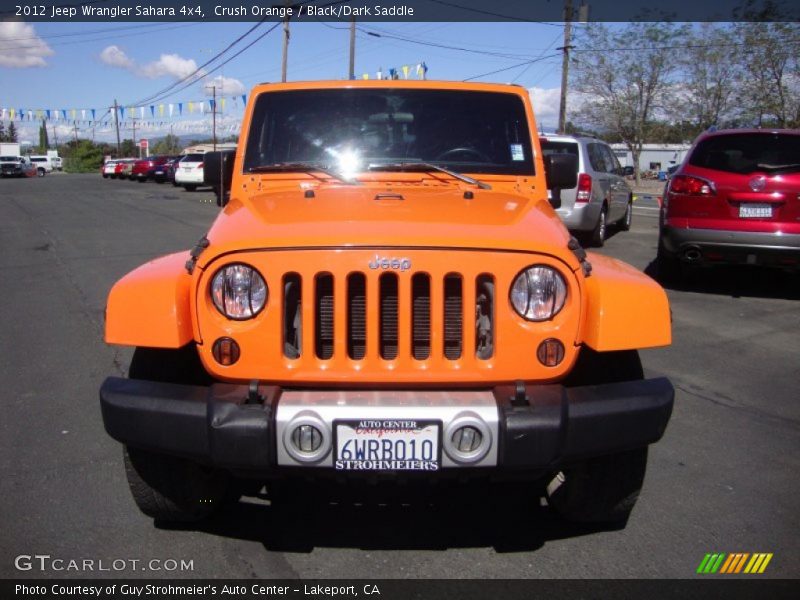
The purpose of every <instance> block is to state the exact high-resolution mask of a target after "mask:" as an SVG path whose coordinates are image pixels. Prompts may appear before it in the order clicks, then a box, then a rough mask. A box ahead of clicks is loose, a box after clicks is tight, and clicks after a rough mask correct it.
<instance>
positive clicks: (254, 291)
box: [211, 264, 267, 320]
mask: <svg viewBox="0 0 800 600" xmlns="http://www.w3.org/2000/svg"><path fill="white" fill-rule="evenodd" d="M211 299H212V300H213V301H214V306H216V307H217V310H218V311H219V312H221V313H222V314H223V315H225V316H226V317H228V318H229V319H236V320H243V319H252V318H253V317H255V316H256V315H257V314H258V313H259V312H261V309H263V308H264V305H265V304H266V303H267V284H266V282H265V281H264V278H263V277H261V274H260V273H259V272H258V271H256V270H255V269H254V268H253V267H248V266H247V265H242V264H237V265H228V266H227V267H222V268H221V269H220V270H219V271H217V273H216V275H214V278H213V279H212V280H211Z"/></svg>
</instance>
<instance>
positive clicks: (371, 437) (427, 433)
mask: <svg viewBox="0 0 800 600" xmlns="http://www.w3.org/2000/svg"><path fill="white" fill-rule="evenodd" d="M334 431H335V448H336V454H335V456H334V468H335V469H336V470H337V471H438V470H439V466H440V463H441V443H440V440H441V431H442V424H441V422H440V421H419V420H416V419H359V420H352V421H336V422H334Z"/></svg>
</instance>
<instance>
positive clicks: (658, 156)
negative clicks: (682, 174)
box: [611, 144, 691, 173]
mask: <svg viewBox="0 0 800 600" xmlns="http://www.w3.org/2000/svg"><path fill="white" fill-rule="evenodd" d="M689 148H691V145H690V144H644V145H643V146H642V154H641V156H639V169H641V170H642V171H655V172H657V173H660V172H666V171H667V169H669V168H670V167H674V166H676V165H679V164H681V163H682V162H683V159H684V157H685V156H686V153H687V152H688V151H689ZM611 150H613V152H614V154H615V155H616V157H617V159H619V162H620V164H621V165H622V166H623V167H632V166H633V154H632V153H631V151H630V150H628V147H627V146H626V145H625V144H611Z"/></svg>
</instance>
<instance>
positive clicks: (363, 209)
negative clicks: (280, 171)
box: [198, 184, 578, 269]
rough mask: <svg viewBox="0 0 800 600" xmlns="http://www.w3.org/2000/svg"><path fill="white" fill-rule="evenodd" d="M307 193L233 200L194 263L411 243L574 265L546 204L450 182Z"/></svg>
mask: <svg viewBox="0 0 800 600" xmlns="http://www.w3.org/2000/svg"><path fill="white" fill-rule="evenodd" d="M470 192H471V193H472V195H473V197H472V198H471V199H470V198H468V197H466V196H468V195H469V193H470ZM307 194H308V190H303V189H300V188H299V187H294V189H286V188H284V189H282V190H279V189H278V190H275V191H270V192H260V193H256V194H254V195H252V196H250V197H247V198H245V199H244V200H239V199H236V198H234V199H232V200H231V202H230V203H229V204H228V206H226V207H225V209H224V210H223V211H222V212H221V213H220V215H219V217H218V218H217V220H216V221H215V223H214V225H213V226H212V228H211V231H210V232H209V234H208V239H209V240H210V242H211V244H210V246H209V248H208V250H206V251H205V252H204V253H203V255H202V256H201V258H200V260H199V261H198V266H200V267H201V268H202V267H204V266H205V265H206V264H208V263H209V262H210V261H211V260H212V259H213V258H214V257H215V256H218V255H220V254H225V253H229V252H235V251H239V250H252V249H257V248H270V249H274V248H331V247H338V248H343V247H348V248H353V247H376V248H389V247H413V248H460V249H471V248H474V249H484V250H513V251H526V250H530V251H535V252H538V253H544V254H550V255H552V256H556V257H558V258H561V259H562V260H564V261H566V262H567V263H568V264H569V265H570V267H571V268H573V269H577V268H578V262H577V261H576V260H575V258H574V256H573V255H572V253H571V252H570V251H569V250H568V249H567V242H568V241H569V234H568V233H567V231H566V230H565V229H564V227H563V225H562V224H561V221H560V220H559V218H558V216H557V215H556V214H555V212H554V211H553V210H552V209H551V207H550V205H549V204H548V203H547V202H546V201H542V200H535V199H533V198H531V197H526V196H522V195H518V194H512V193H508V192H504V191H494V190H482V189H476V188H474V187H473V186H456V185H446V186H424V185H416V186H407V185H397V186H387V185H385V184H383V185H377V186H376V185H364V186H350V185H326V186H320V187H318V188H316V189H314V190H313V197H307Z"/></svg>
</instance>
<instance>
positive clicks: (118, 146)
mask: <svg viewBox="0 0 800 600" xmlns="http://www.w3.org/2000/svg"><path fill="white" fill-rule="evenodd" d="M118 108H119V107H118V106H117V99H116V98H114V125H115V126H116V128H117V158H119V156H120V153H121V152H122V150H121V147H120V144H119V113H118V112H117V109H118ZM56 144H58V142H56Z"/></svg>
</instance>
